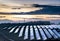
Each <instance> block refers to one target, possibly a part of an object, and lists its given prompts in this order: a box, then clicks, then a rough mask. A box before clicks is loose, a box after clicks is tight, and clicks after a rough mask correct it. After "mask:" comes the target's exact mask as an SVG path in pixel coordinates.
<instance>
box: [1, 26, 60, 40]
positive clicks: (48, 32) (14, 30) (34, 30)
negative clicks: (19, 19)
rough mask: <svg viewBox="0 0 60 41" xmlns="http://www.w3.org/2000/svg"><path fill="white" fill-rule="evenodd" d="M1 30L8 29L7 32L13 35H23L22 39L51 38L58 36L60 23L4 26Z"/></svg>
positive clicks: (57, 37) (59, 34)
mask: <svg viewBox="0 0 60 41" xmlns="http://www.w3.org/2000/svg"><path fill="white" fill-rule="evenodd" d="M1 30H3V31H8V33H9V34H13V35H16V34H18V35H17V37H18V38H21V37H23V39H24V40H48V39H52V40H53V39H59V38H60V25H23V26H21V25H20V26H11V27H7V26H6V27H3V28H2V29H1ZM58 30H59V31H58ZM17 37H16V38H17Z"/></svg>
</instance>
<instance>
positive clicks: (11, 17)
mask: <svg viewBox="0 0 60 41" xmlns="http://www.w3.org/2000/svg"><path fill="white" fill-rule="evenodd" d="M31 18H39V19H42V20H57V19H60V15H2V14H0V20H3V19H8V20H13V21H17V20H24V19H31Z"/></svg>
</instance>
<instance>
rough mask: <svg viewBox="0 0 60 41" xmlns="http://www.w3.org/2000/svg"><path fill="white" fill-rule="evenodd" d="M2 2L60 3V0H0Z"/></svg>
mask: <svg viewBox="0 0 60 41" xmlns="http://www.w3.org/2000/svg"><path fill="white" fill-rule="evenodd" d="M0 3H5V4H8V3H10V4H12V3H14V4H34V3H36V4H48V5H60V0H0Z"/></svg>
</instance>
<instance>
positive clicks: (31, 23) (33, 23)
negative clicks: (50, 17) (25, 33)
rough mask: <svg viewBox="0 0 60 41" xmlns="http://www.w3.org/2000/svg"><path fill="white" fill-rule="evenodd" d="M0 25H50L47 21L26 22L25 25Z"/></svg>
mask: <svg viewBox="0 0 60 41" xmlns="http://www.w3.org/2000/svg"><path fill="white" fill-rule="evenodd" d="M0 25H50V22H49V21H38V22H27V23H2V24H0Z"/></svg>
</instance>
